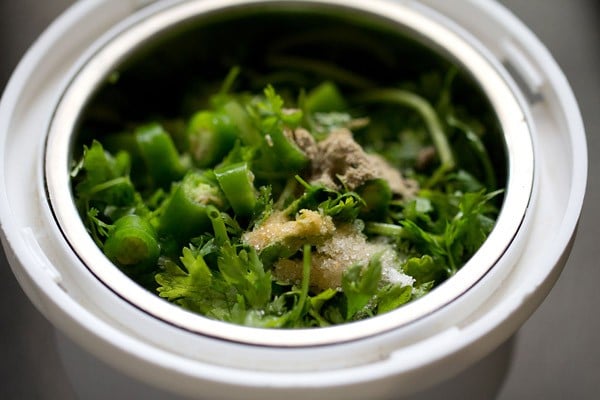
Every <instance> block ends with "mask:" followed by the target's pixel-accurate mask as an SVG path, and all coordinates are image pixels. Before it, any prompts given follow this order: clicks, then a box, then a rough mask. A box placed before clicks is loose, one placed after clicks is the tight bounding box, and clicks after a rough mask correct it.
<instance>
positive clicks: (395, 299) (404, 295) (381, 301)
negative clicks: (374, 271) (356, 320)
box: [377, 284, 413, 314]
mask: <svg viewBox="0 0 600 400" xmlns="http://www.w3.org/2000/svg"><path fill="white" fill-rule="evenodd" d="M412 291H413V288H412V287H411V286H402V285H400V284H396V285H388V286H386V287H384V288H382V289H381V290H380V291H379V292H378V293H377V314H384V313H386V312H390V311H392V310H395V309H396V308H398V307H400V306H401V305H403V304H405V303H408V302H409V301H410V300H411V298H412Z"/></svg>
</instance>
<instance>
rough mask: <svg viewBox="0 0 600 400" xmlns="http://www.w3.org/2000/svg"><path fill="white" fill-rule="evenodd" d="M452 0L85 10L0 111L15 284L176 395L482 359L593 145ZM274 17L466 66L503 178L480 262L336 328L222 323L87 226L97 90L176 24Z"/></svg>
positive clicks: (547, 86)
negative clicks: (83, 125) (85, 135)
mask: <svg viewBox="0 0 600 400" xmlns="http://www.w3.org/2000/svg"><path fill="white" fill-rule="evenodd" d="M448 3H449V2H445V1H435V0H428V1H420V2H418V1H380V0H377V1H369V2H364V1H358V0H356V1H354V0H351V1H343V2H342V1H333V0H309V1H283V0H282V1H264V0H263V1H259V0H250V1H242V0H230V1H217V0H201V1H193V0H190V1H158V2H142V1H128V2H119V4H118V5H117V4H116V2H110V1H82V2H79V3H77V4H76V5H75V6H73V7H72V8H71V9H70V10H68V11H67V12H66V13H65V15H63V16H62V17H61V18H59V20H57V21H56V22H55V24H53V25H52V26H51V27H50V29H49V30H48V31H47V32H46V33H45V34H44V35H43V36H42V37H41V38H40V40H39V41H38V42H37V43H36V45H35V46H34V47H33V48H32V49H31V50H30V52H29V53H28V54H27V55H26V57H25V58H24V59H23V61H22V62H21V64H20V66H19V67H18V69H17V70H16V71H15V74H14V76H13V78H12V79H11V81H10V82H9V85H8V86H7V90H6V92H5V94H4V95H3V99H2V103H1V104H0V146H1V147H0V148H1V151H2V159H3V167H2V174H1V175H0V185H1V187H2V190H1V191H0V196H1V197H0V212H1V222H2V231H3V232H2V233H3V236H2V239H3V244H4V246H5V249H6V254H7V257H8V258H9V261H10V263H11V267H12V268H13V270H14V272H15V275H16V276H17V278H18V279H19V282H20V283H21V285H22V286H23V288H24V290H25V292H26V293H27V294H28V295H29V296H30V298H31V299H32V301H33V302H34V303H35V304H36V306H37V307H38V308H39V309H40V310H41V311H42V313H44V315H46V316H47V318H48V319H50V320H51V321H52V322H53V323H54V324H55V325H56V327H57V328H58V329H59V330H60V331H63V332H64V333H66V335H67V336H69V337H70V338H71V339H72V340H74V341H75V342H76V343H78V344H79V345H81V346H82V347H83V348H85V349H86V350H87V351H89V352H90V353H92V354H94V355H95V356H97V357H98V358H100V359H102V360H104V361H105V362H107V363H108V364H110V365H112V366H114V367H116V368H118V369H119V370H120V371H122V372H123V373H124V374H126V375H131V376H134V377H136V378H138V379H140V380H142V381H145V382H148V383H150V384H152V385H155V386H157V387H159V388H161V389H163V390H166V391H171V392H174V393H177V394H179V395H184V396H192V397H201V398H217V397H225V398H278V397H281V396H282V395H285V396H286V397H290V398H303V397H306V396H307V395H310V394H311V393H312V394H313V395H318V396H320V397H322V398H378V397H381V398H386V397H390V398H393V397H397V396H402V395H409V394H411V393H414V392H417V391H419V390H422V389H424V388H427V387H429V386H431V385H433V384H435V383H437V382H440V381H442V380H444V379H446V378H449V377H451V376H452V375H454V374H457V373H458V372H460V371H461V370H463V369H464V368H466V367H467V366H469V365H471V364H473V363H474V362H476V361H477V360H479V359H481V358H482V357H484V356H485V355H487V354H489V353H490V352H491V351H492V350H494V349H495V348H496V347H497V346H498V345H500V344H501V343H503V342H504V341H505V340H506V339H507V338H509V337H510V336H511V335H512V334H513V333H514V332H515V331H516V329H518V327H519V326H520V324H521V323H523V321H524V320H525V319H526V318H527V317H528V316H529V315H530V314H531V312H533V310H534V309H535V307H536V306H537V305H539V303H540V302H541V301H542V299H543V297H544V296H545V295H546V294H547V292H548V291H549V290H550V288H551V286H552V284H553V283H554V281H555V280H556V278H557V276H558V274H559V272H560V270H561V269H562V267H563V265H564V262H565V260H566V256H567V255H568V250H569V246H570V243H571V240H572V237H573V235H574V231H575V227H576V223H577V219H578V217H579V213H580V209H581V204H582V200H583V193H584V189H585V180H584V179H583V177H585V175H586V149H585V141H584V132H583V127H582V124H581V120H580V117H579V112H578V110H577V106H576V104H575V101H574V99H573V96H572V94H571V91H570V89H569V87H568V85H567V83H566V81H565V79H564V77H563V75H562V74H561V72H560V70H559V69H558V67H557V66H556V64H555V62H554V61H553V60H552V59H551V58H550V56H549V55H548V54H547V52H546V51H545V49H544V48H543V47H542V46H541V45H540V44H539V43H538V42H537V40H536V39H535V38H534V37H533V36H532V35H531V33H529V31H527V30H526V29H525V28H524V27H523V26H522V25H521V24H520V23H519V22H518V21H516V20H515V19H514V17H512V16H511V15H510V14H508V13H507V12H506V11H505V10H504V9H502V8H501V7H500V6H499V5H497V4H496V3H493V2H488V1H479V2H477V1H465V2H460V3H459V5H457V4H456V3H454V2H453V4H452V5H449V4H448ZM268 13H274V14H273V15H276V13H292V14H293V13H297V14H302V15H319V16H323V15H325V16H327V17H328V18H333V19H338V20H340V21H344V22H347V23H355V24H366V25H368V26H378V27H382V28H383V27H385V28H386V29H389V30H393V31H395V32H397V34H398V35H399V36H400V35H403V36H408V37H410V38H411V39H413V40H415V41H416V42H417V43H419V44H420V45H421V46H422V47H423V48H424V49H428V51H431V52H434V53H436V54H439V55H440V57H443V58H447V59H449V60H451V61H452V62H453V63H456V64H457V65H459V66H460V67H461V68H462V69H463V70H465V71H467V73H468V74H470V76H471V77H472V79H473V81H474V82H475V83H476V84H477V85H478V87H479V89H480V91H481V92H482V93H483V94H484V96H485V98H486V101H488V102H489V103H490V106H491V107H492V108H493V110H494V112H495V114H496V116H497V119H498V122H499V126H500V128H501V131H502V132H503V143H502V149H499V151H501V152H502V153H503V154H504V155H505V162H506V175H507V187H506V193H505V198H504V203H503V206H502V210H501V213H500V216H499V218H498V222H497V224H496V226H495V228H494V230H493V232H492V234H491V235H490V237H489V239H488V240H487V241H486V242H485V243H484V245H483V246H482V248H481V249H480V250H479V251H478V252H477V253H476V254H475V255H474V256H473V258H472V259H471V260H470V261H469V262H468V263H467V264H466V265H465V266H464V267H463V268H462V269H461V270H460V271H459V272H458V273H457V274H456V275H455V276H454V277H452V278H451V279H449V280H448V281H447V282H446V283H444V284H443V285H441V286H440V287H439V288H437V289H435V290H434V291H432V292H431V293H430V294H428V295H427V296H425V297H423V298H422V299H419V300H418V301H415V302H414V303H411V304H408V305H406V306H405V307H403V308H401V309H399V310H396V311H394V312H391V313H389V314H386V315H384V316H381V317H377V318H372V319H370V320H366V321H361V322H357V323H353V324H350V325H346V326H337V327H332V328H321V329H313V330H285V331H277V330H261V329H255V328H246V327H239V326H232V325H228V324H224V323H220V322H215V321H211V320H208V319H206V318H203V317H200V316H197V315H193V314H191V313H189V312H186V311H184V310H182V309H179V308H177V307H175V306H173V305H171V304H168V303H166V302H164V301H163V300H161V299H159V298H158V297H156V296H154V295H152V294H150V293H147V292H146V291H145V290H143V289H141V288H140V287H138V286H137V285H136V284H135V283H133V282H132V281H130V280H129V279H127V278H126V277H125V276H124V275H123V274H122V273H120V271H119V270H118V269H117V268H115V267H114V266H112V264H110V263H109V262H108V261H107V259H106V258H105V257H104V256H103V255H102V253H101V251H100V250H99V249H97V248H96V247H95V245H94V243H93V241H92V239H91V238H90V237H89V236H88V235H87V233H86V231H85V228H84V226H83V224H82V223H81V221H80V220H79V217H78V215H77V213H76V210H75V206H74V203H73V198H72V194H71V192H70V190H69V174H68V172H69V165H70V162H71V161H72V160H71V152H72V150H73V145H74V141H75V137H74V135H75V132H76V131H77V126H78V124H79V122H80V117H81V114H82V112H83V110H84V109H85V107H86V104H87V103H88V102H89V101H90V100H91V98H92V97H93V95H94V93H95V92H96V91H97V90H98V88H99V87H101V85H102V83H103V82H104V81H105V80H106V79H107V78H108V77H109V76H110V74H111V73H112V71H113V70H114V69H115V68H117V67H119V66H121V65H124V64H127V63H130V62H133V61H132V60H133V59H134V58H135V57H137V58H139V57H142V54H143V51H144V50H145V49H146V48H147V46H151V45H153V44H154V43H159V42H160V41H161V40H163V39H164V38H165V37H169V35H173V34H174V32H179V31H181V30H184V29H185V28H186V27H189V26H192V25H195V24H202V23H205V22H206V21H210V22H214V21H225V20H228V21H234V22H235V19H236V18H240V19H241V18H248V15H265V14H268ZM229 23H230V24H232V25H229V27H231V26H234V25H233V23H232V22H229ZM261 29H266V28H265V27H264V26H261ZM323 40H327V37H324V38H323ZM224 45H226V43H225V44H224ZM32 149H34V150H35V151H32ZM25 155H26V156H25ZM24 182H27V184H23V183H24ZM200 388H201V389H200Z"/></svg>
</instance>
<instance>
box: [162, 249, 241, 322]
mask: <svg viewBox="0 0 600 400" xmlns="http://www.w3.org/2000/svg"><path fill="white" fill-rule="evenodd" d="M180 260H181V262H182V264H183V266H184V267H185V269H186V270H183V269H181V268H180V267H179V266H178V265H177V264H176V263H175V262H173V261H171V260H165V261H164V271H163V272H160V273H158V274H156V276H155V279H156V282H157V283H158V284H159V287H158V288H157V292H158V295H159V296H160V297H162V298H164V299H167V300H169V301H171V302H175V303H177V304H179V305H181V306H182V307H184V308H187V309H189V310H192V311H195V312H199V313H201V314H204V315H206V316H209V317H212V318H217V319H226V318H228V316H229V314H230V310H231V307H232V306H233V304H235V294H234V293H232V292H231V291H230V290H228V289H227V287H226V286H224V285H223V284H222V281H220V280H219V279H215V278H214V277H213V274H212V272H211V271H210V269H209V267H208V265H207V264H206V262H205V261H204V258H203V257H202V254H200V253H199V252H197V251H193V250H192V249H190V248H188V247H185V248H184V249H183V256H182V257H181V259H180Z"/></svg>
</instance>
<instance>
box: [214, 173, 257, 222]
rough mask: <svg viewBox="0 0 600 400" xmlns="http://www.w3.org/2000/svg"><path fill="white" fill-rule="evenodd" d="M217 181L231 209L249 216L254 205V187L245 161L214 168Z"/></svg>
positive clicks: (238, 213) (251, 175) (252, 177)
mask: <svg viewBox="0 0 600 400" xmlns="http://www.w3.org/2000/svg"><path fill="white" fill-rule="evenodd" d="M215 175H216V177H217V181H218V182H219V185H220V186H221V189H222V190H223V193H225V197H227V200H228V201H229V204H231V207H232V208H233V211H234V212H235V213H236V214H237V215H239V216H244V217H247V216H250V215H251V214H252V211H254V206H255V205H256V197H257V193H256V189H255V188H254V184H253V182H254V174H252V171H250V169H249V168H248V164H247V163H236V164H231V165H226V166H224V167H219V168H216V169H215Z"/></svg>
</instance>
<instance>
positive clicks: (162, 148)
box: [135, 123, 185, 188]
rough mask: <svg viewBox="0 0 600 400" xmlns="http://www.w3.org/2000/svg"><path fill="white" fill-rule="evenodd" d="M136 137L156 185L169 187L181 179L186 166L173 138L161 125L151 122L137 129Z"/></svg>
mask: <svg viewBox="0 0 600 400" xmlns="http://www.w3.org/2000/svg"><path fill="white" fill-rule="evenodd" d="M135 139H136V141H137V144H138V146H139V149H140V153H141V155H142V158H143V160H144V164H145V166H146V169H147V170H148V172H149V174H150V177H151V180H152V183H153V184H154V185H155V186H157V187H162V188H167V187H168V186H169V185H170V184H171V183H172V182H173V181H176V180H179V179H181V177H182V176H183V174H184V171H185V168H184V166H183V165H182V163H181V160H180V158H179V153H178V152H177V149H176V148H175V144H174V143H173V139H171V136H169V134H168V133H167V132H166V131H165V130H164V129H163V128H162V126H161V125H159V124H157V123H151V124H148V125H145V126H142V127H140V128H138V129H136V131H135Z"/></svg>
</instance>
